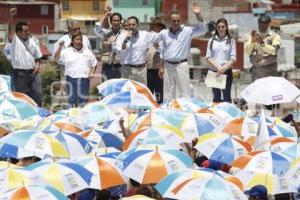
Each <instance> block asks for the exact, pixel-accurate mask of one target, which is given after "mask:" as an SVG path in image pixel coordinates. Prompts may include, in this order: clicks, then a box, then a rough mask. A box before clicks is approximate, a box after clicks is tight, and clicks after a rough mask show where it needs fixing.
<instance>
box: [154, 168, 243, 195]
mask: <svg viewBox="0 0 300 200" xmlns="http://www.w3.org/2000/svg"><path fill="white" fill-rule="evenodd" d="M225 174H226V173H222V172H221V171H215V170H212V169H208V168H199V169H182V170H177V171H175V172H173V173H171V174H169V175H167V176H166V177H164V178H163V179H162V180H161V181H160V182H159V183H157V184H156V186H155V188H156V189H157V191H158V192H159V193H160V194H162V196H164V197H169V198H175V195H174V193H173V192H172V190H173V189H174V188H175V187H177V186H178V185H180V184H182V183H184V182H188V181H190V180H193V179H197V178H204V177H214V176H219V177H221V178H223V179H224V180H226V181H229V182H231V183H233V184H235V185H236V186H238V187H239V188H240V189H241V190H243V184H242V182H241V181H240V180H239V179H238V178H236V177H234V176H232V175H229V174H226V175H225Z"/></svg>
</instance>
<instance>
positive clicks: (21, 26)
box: [16, 21, 28, 33]
mask: <svg viewBox="0 0 300 200" xmlns="http://www.w3.org/2000/svg"><path fill="white" fill-rule="evenodd" d="M23 26H28V23H27V22H24V21H22V22H18V23H17V24H16V33H18V32H20V31H22V30H23Z"/></svg>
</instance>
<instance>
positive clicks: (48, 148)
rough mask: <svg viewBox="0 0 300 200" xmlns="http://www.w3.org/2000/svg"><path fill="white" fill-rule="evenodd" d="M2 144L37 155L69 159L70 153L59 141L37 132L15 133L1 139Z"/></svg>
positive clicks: (24, 131) (23, 131) (21, 131)
mask: <svg viewBox="0 0 300 200" xmlns="http://www.w3.org/2000/svg"><path fill="white" fill-rule="evenodd" d="M0 142H2V143H7V144H10V145H15V146H17V147H21V148H24V149H25V150H28V151H31V152H34V153H37V154H47V155H50V156H53V157H69V153H68V151H67V150H66V149H65V147H64V145H63V144H62V143H61V142H59V140H57V139H56V138H54V137H52V136H50V135H47V134H45V133H43V132H40V131H37V130H20V131H15V132H12V133H10V134H9V135H6V136H4V137H3V138H1V139H0Z"/></svg>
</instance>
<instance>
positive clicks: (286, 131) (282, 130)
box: [277, 126, 295, 137]
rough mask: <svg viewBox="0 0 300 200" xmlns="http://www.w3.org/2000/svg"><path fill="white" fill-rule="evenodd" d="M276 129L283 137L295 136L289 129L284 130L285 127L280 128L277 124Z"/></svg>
mask: <svg viewBox="0 0 300 200" xmlns="http://www.w3.org/2000/svg"><path fill="white" fill-rule="evenodd" d="M277 128H278V130H279V131H280V133H282V135H283V136H284V137H295V135H293V134H292V133H291V132H290V131H288V130H286V129H285V128H282V127H280V126H277Z"/></svg>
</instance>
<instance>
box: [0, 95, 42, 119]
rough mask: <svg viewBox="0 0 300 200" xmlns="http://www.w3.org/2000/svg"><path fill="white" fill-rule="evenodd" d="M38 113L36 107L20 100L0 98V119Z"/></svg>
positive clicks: (23, 117) (23, 116) (20, 117)
mask: <svg viewBox="0 0 300 200" xmlns="http://www.w3.org/2000/svg"><path fill="white" fill-rule="evenodd" d="M38 114H39V113H38V110H37V108H36V107H34V106H32V105H31V104H29V103H26V102H24V101H22V100H17V99H0V120H6V119H14V118H18V119H26V118H28V117H31V116H34V115H38Z"/></svg>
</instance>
